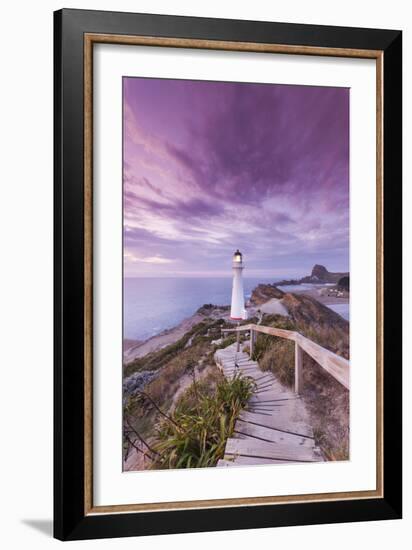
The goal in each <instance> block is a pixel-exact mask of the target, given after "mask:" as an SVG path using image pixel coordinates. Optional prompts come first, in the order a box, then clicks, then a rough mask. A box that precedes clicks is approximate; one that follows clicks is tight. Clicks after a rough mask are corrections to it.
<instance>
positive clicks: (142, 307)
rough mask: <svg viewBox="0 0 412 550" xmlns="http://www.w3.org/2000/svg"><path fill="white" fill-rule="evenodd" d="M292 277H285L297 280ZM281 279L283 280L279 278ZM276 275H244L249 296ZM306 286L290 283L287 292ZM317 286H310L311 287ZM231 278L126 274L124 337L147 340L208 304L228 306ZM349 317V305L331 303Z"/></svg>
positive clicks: (246, 294) (124, 288) (338, 311)
mask: <svg viewBox="0 0 412 550" xmlns="http://www.w3.org/2000/svg"><path fill="white" fill-rule="evenodd" d="M295 278H296V277H293V276H289V277H284V279H295ZM278 280H280V279H278ZM274 282H276V278H274V277H269V278H263V277H244V279H243V283H244V292H245V299H246V300H248V299H249V298H250V296H251V294H252V291H253V289H254V288H255V287H256V286H257V285H258V284H273V283H274ZM304 286H306V285H296V288H295V285H288V286H286V287H284V290H285V291H287V292H293V291H294V290H298V289H299V290H301V289H303V288H304ZM311 286H312V287H313V285H309V287H311ZM231 293H232V278H231V277H125V278H124V285H123V338H124V339H125V340H139V341H143V340H147V339H148V338H151V337H152V336H155V335H157V334H160V333H161V332H163V331H164V330H167V329H171V328H173V327H175V326H177V325H178V324H179V323H181V322H182V321H183V320H184V319H186V318H188V317H191V316H192V315H194V314H195V312H196V311H197V310H198V309H199V308H200V307H202V306H203V305H204V304H213V305H216V306H228V305H230V302H231ZM330 307H331V309H334V310H335V311H336V312H337V313H339V314H340V315H342V317H344V318H346V319H348V318H349V305H347V308H345V307H341V308H339V307H338V308H336V309H335V307H334V306H330Z"/></svg>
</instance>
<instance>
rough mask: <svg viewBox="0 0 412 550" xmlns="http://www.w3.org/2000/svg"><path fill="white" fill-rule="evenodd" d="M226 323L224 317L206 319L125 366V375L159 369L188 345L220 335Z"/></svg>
mask: <svg viewBox="0 0 412 550" xmlns="http://www.w3.org/2000/svg"><path fill="white" fill-rule="evenodd" d="M224 324H225V321H224V320H223V319H218V320H214V319H210V320H208V319H205V320H204V321H201V322H200V323H197V324H196V325H194V326H193V327H192V328H191V329H190V330H189V331H188V332H186V334H185V335H184V336H182V338H180V339H179V340H177V341H176V342H174V343H173V344H170V345H168V346H166V347H164V348H162V349H160V350H158V351H153V352H152V353H148V354H147V355H145V356H144V357H139V358H138V359H135V360H134V361H132V362H131V363H128V364H127V365H125V367H124V376H130V375H131V374H133V373H134V372H136V371H141V370H157V369H160V368H161V367H164V366H165V365H166V364H167V363H169V362H170V361H171V360H172V359H173V358H175V357H177V356H178V355H179V354H180V353H181V352H182V351H183V350H184V349H185V348H186V347H189V346H194V345H196V344H198V343H202V342H207V343H210V342H211V341H212V340H214V339H217V338H219V337H220V329H221V327H222V326H223V325H224Z"/></svg>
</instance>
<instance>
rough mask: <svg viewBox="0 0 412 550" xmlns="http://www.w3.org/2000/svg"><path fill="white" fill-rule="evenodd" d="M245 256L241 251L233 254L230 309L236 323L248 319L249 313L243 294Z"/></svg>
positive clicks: (231, 316)
mask: <svg viewBox="0 0 412 550" xmlns="http://www.w3.org/2000/svg"><path fill="white" fill-rule="evenodd" d="M244 267H245V266H244V265H243V256H242V253H241V252H239V250H236V252H235V253H234V254H233V262H232V270H233V284H232V305H231V308H230V318H231V319H233V320H236V321H241V320H243V319H247V311H246V309H245V295H244V292H243V278H242V271H243V269H244Z"/></svg>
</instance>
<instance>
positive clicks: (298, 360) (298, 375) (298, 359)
mask: <svg viewBox="0 0 412 550" xmlns="http://www.w3.org/2000/svg"><path fill="white" fill-rule="evenodd" d="M302 389H303V350H302V348H301V347H300V346H299V344H298V341H297V340H295V393H301V392H302Z"/></svg>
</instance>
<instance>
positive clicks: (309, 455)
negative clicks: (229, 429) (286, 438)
mask: <svg viewBox="0 0 412 550" xmlns="http://www.w3.org/2000/svg"><path fill="white" fill-rule="evenodd" d="M226 455H234V456H237V455H241V456H249V457H258V458H267V459H276V460H293V461H296V462H319V457H318V456H316V454H315V453H314V449H312V448H306V447H304V446H296V445H293V444H287V443H267V442H265V441H258V440H252V439H234V438H230V439H228V440H227V443H226V449H225V456H226Z"/></svg>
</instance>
